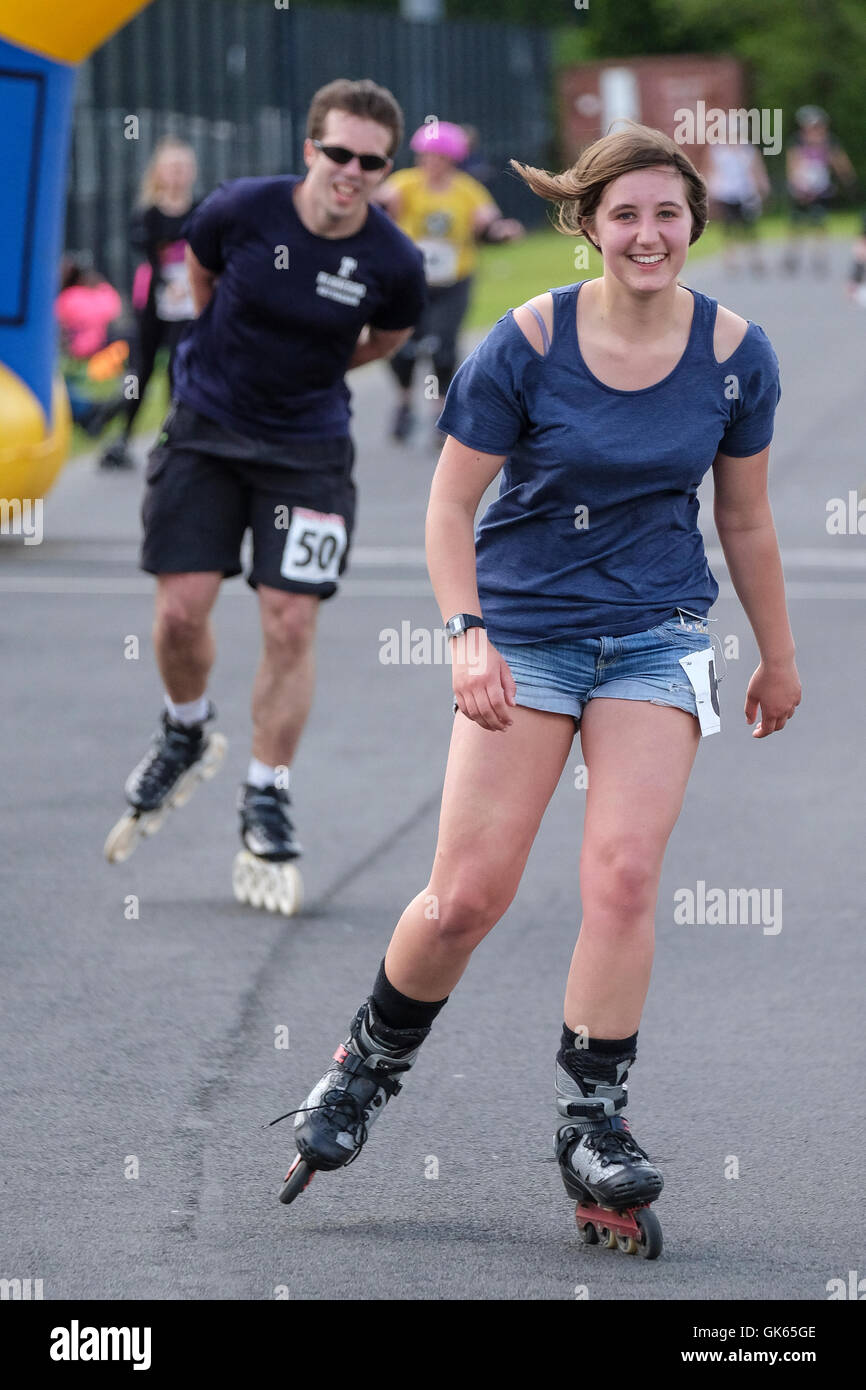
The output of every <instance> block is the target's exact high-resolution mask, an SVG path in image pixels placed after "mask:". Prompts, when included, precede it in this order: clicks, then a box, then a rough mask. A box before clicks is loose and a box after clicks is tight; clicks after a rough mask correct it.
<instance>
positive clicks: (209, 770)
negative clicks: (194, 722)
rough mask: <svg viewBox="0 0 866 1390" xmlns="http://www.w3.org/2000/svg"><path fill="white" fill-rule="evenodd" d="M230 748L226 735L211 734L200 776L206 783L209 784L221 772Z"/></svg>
mask: <svg viewBox="0 0 866 1390" xmlns="http://www.w3.org/2000/svg"><path fill="white" fill-rule="evenodd" d="M228 746H229V744H228V739H227V738H226V736H225V734H211V736H210V738H209V739H208V743H207V748H206V749H205V754H204V757H203V758H202V761H201V767H200V768H199V776H200V777H201V778H202V780H203V781H204V782H209V781H210V779H211V778H212V777H215V776H216V774H217V773H218V772H219V770H220V768H221V767H222V764H223V758H224V757H225V755H226V750H227V748H228Z"/></svg>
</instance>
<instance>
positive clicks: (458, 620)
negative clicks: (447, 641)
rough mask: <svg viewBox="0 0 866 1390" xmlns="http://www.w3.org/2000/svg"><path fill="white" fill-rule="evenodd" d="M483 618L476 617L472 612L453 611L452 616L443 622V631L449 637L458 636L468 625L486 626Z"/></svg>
mask: <svg viewBox="0 0 866 1390" xmlns="http://www.w3.org/2000/svg"><path fill="white" fill-rule="evenodd" d="M486 626H487V624H486V623H485V621H484V619H483V618H478V617H476V615H475V614H474V613H455V614H454V617H453V618H449V619H448V621H447V623H446V624H445V631H446V632H447V633H448V636H449V637H459V636H460V635H461V633H464V632H466V630H467V629H468V628H470V627H486Z"/></svg>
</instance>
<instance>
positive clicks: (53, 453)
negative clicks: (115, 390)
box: [0, 362, 72, 501]
mask: <svg viewBox="0 0 866 1390" xmlns="http://www.w3.org/2000/svg"><path fill="white" fill-rule="evenodd" d="M51 416H52V428H51V431H50V433H48V434H46V432H45V431H46V425H47V422H46V419H45V412H44V411H43V409H42V406H41V405H40V404H39V402H38V401H37V399H36V397H35V396H34V394H33V392H32V391H31V390H30V387H29V386H27V385H26V384H25V383H24V382H23V381H22V380H21V378H20V377H18V376H16V375H15V373H14V372H10V371H9V369H8V368H7V367H4V366H3V364H2V362H0V420H2V421H3V443H2V446H0V478H2V480H3V496H4V498H6V499H7V501H8V500H10V499H12V498H18V499H23V498H25V497H44V496H45V493H46V492H47V491H48V489H49V488H50V487H51V484H52V483H53V482H54V479H55V478H56V477H57V474H58V473H59V472H60V470H61V468H62V467H63V464H64V462H65V460H66V454H67V451H68V449H69V436H70V433H71V431H72V417H71V415H70V413H69V397H68V396H67V394H66V387H65V385H64V384H63V379H62V378H61V377H56V378H55V381H54V392H53V398H52V402H51Z"/></svg>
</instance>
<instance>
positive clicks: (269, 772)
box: [247, 758, 290, 791]
mask: <svg viewBox="0 0 866 1390" xmlns="http://www.w3.org/2000/svg"><path fill="white" fill-rule="evenodd" d="M289 776H290V773H289V772H288V771H285V772H284V773H283V776H282V778H281V779H280V780H281V783H282V784H283V788H284V790H286V791H287V790H288V786H289ZM247 782H248V783H249V785H250V786H251V787H273V786H276V782H277V769H276V768H275V767H268V764H267V763H261V762H259V760H258V758H250V765H249V768H248V770H247Z"/></svg>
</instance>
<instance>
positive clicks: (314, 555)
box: [280, 507, 347, 584]
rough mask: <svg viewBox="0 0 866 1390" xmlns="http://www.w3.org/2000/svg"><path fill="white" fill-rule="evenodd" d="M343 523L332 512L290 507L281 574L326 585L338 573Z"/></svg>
mask: <svg viewBox="0 0 866 1390" xmlns="http://www.w3.org/2000/svg"><path fill="white" fill-rule="evenodd" d="M346 544H347V537H346V523H345V521H344V519H343V517H341V516H337V515H336V513H334V512H314V511H310V510H309V509H308V508H307V507H293V508H292V520H291V524H290V526H289V531H288V535H287V536H286V544H285V548H284V550H283V558H282V561H281V563H280V574H281V575H282V576H283V578H284V579H299V580H302V581H303V582H305V583H307V584H322V583H329V582H331V581H333V580H335V579H336V578H337V576H338V574H339V572H340V561H341V560H342V558H343V556H344V554H345V553H346Z"/></svg>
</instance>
